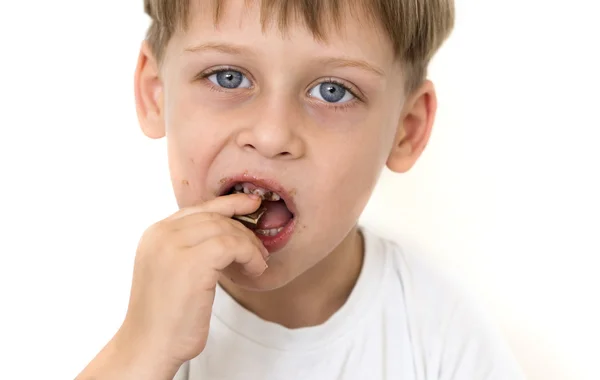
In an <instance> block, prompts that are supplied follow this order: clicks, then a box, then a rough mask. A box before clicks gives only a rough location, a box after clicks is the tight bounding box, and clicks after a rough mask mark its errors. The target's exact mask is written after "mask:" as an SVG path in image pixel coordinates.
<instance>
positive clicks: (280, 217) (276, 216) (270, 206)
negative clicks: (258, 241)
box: [257, 201, 292, 230]
mask: <svg viewBox="0 0 600 380" xmlns="http://www.w3.org/2000/svg"><path fill="white" fill-rule="evenodd" d="M262 206H263V207H265V208H266V209H267V211H266V212H265V213H264V215H263V216H262V217H261V218H260V220H259V221H258V225H257V227H258V228H259V229H261V230H269V229H271V228H279V227H283V226H285V225H286V224H287V223H288V222H289V221H290V219H292V214H291V213H290V210H288V208H287V207H286V206H285V203H284V202H283V201H279V202H269V201H265V202H263V204H262Z"/></svg>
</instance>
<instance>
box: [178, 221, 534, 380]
mask: <svg viewBox="0 0 600 380" xmlns="http://www.w3.org/2000/svg"><path fill="white" fill-rule="evenodd" d="M362 232H363V235H364V238H365V258H364V261H363V268H362V271H361V274H360V277H359V279H358V281H357V283H356V286H355V288H354V290H353V291H352V293H351V294H350V297H349V298H348V300H347V302H346V303H345V304H344V306H343V307H342V308H341V309H340V310H338V311H337V312H336V313H335V314H334V315H333V316H332V317H331V318H330V319H329V320H328V321H327V322H325V323H324V324H322V325H320V326H315V327H308V328H300V329H288V328H285V327H283V326H281V325H278V324H275V323H271V322H267V321H264V320H262V319H260V318H259V317H257V316H256V315H254V314H252V313H251V312H249V311H248V310H246V309H244V308H243V307H241V306H240V305H239V304H238V303H237V302H236V301H235V300H234V299H232V298H231V297H230V296H229V295H228V294H227V293H226V292H225V291H223V289H221V288H219V287H218V288H217V293H216V297H215V303H214V308H213V316H212V320H211V328H210V334H209V338H208V342H207V345H206V348H205V350H204V352H203V353H202V354H200V355H199V356H198V357H196V358H195V359H193V360H191V361H190V362H188V363H186V364H185V365H184V366H182V367H181V369H180V370H179V372H178V373H177V375H176V376H175V380H242V379H243V380H255V379H256V380H296V379H297V380H300V379H301V380H334V379H335V380H338V379H339V380H342V379H343V380H392V379H395V380H434V379H435V380H521V379H524V376H523V375H522V373H521V370H520V368H519V366H518V365H517V364H516V362H515V360H514V358H513V356H512V354H511V353H510V351H509V350H508V348H507V345H506V344H505V342H504V341H503V340H502V338H501V337H500V336H499V335H498V334H497V333H496V332H495V330H494V328H493V327H491V326H489V325H488V324H487V322H486V320H485V318H483V317H482V316H481V314H480V313H479V312H478V311H477V309H476V308H475V307H473V305H472V304H471V303H469V301H468V300H467V299H466V297H463V296H462V295H461V294H460V292H459V291H456V290H455V287H453V285H452V283H451V282H449V281H448V280H446V279H444V278H443V277H441V276H439V275H438V274H437V273H435V271H433V270H432V269H431V268H429V267H427V265H425V264H424V263H423V262H421V261H419V260H417V259H416V258H415V257H412V256H410V255H407V254H406V253H404V252H403V251H402V250H401V249H400V247H398V245H396V244H395V243H393V242H390V241H387V240H384V239H381V238H379V237H377V236H375V235H374V234H372V233H370V232H369V231H367V230H365V229H362Z"/></svg>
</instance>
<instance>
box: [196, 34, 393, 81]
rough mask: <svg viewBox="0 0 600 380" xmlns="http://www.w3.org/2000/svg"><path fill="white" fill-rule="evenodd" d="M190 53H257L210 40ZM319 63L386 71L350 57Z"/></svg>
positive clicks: (238, 46)
mask: <svg viewBox="0 0 600 380" xmlns="http://www.w3.org/2000/svg"><path fill="white" fill-rule="evenodd" d="M185 51H186V52H189V53H201V52H205V51H216V52H220V53H225V54H231V55H256V54H255V53H254V52H253V51H252V50H250V49H248V48H246V47H244V46H240V45H234V44H229V43H217V42H209V43H205V44H200V45H195V46H191V47H188V48H186V49H185ZM319 64H321V65H327V66H336V67H355V68H358V69H362V70H366V71H370V72H371V73H373V74H375V75H377V76H384V75H385V74H384V71H383V70H382V69H380V68H378V67H377V66H374V65H372V64H370V63H368V62H366V61H361V60H354V59H349V58H335V57H331V58H324V59H321V60H319Z"/></svg>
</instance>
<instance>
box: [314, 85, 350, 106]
mask: <svg viewBox="0 0 600 380" xmlns="http://www.w3.org/2000/svg"><path fill="white" fill-rule="evenodd" d="M309 95H310V96H312V97H314V98H317V99H320V100H323V101H325V102H327V103H346V102H349V101H350V100H352V99H354V95H353V94H352V93H351V92H350V91H349V90H348V89H347V88H346V87H344V86H342V85H341V84H338V83H334V82H323V83H319V84H318V85H316V86H315V87H313V88H312V89H311V90H310V94H309Z"/></svg>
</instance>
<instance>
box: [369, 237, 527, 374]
mask: <svg viewBox="0 0 600 380" xmlns="http://www.w3.org/2000/svg"><path fill="white" fill-rule="evenodd" d="M369 236H370V239H372V240H373V239H378V240H380V243H378V244H380V246H381V247H382V248H383V249H384V251H385V255H386V262H387V266H388V268H387V270H388V275H391V279H392V281H395V282H397V284H398V286H397V287H396V289H399V291H400V292H401V293H402V294H401V295H399V296H398V297H397V298H398V300H402V302H403V303H404V306H403V308H404V312H405V314H406V321H407V324H408V326H407V328H408V330H409V331H410V336H411V340H412V342H411V343H412V347H413V350H414V351H417V352H418V354H420V357H422V358H425V359H424V363H422V365H423V368H424V372H425V373H429V374H431V373H436V374H439V375H437V376H436V377H435V379H440V380H442V379H443V380H460V379H472V380H496V379H498V380H499V379H502V380H512V379H515V380H517V379H518V380H520V379H523V378H524V377H523V375H522V373H521V370H520V368H519V366H518V364H517V362H516V360H515V358H514V357H513V355H512V353H511V351H510V349H509V347H508V344H507V342H506V341H505V340H504V338H503V337H502V334H501V333H500V331H499V329H498V328H497V327H496V326H495V325H494V324H493V323H492V319H491V318H490V316H489V315H487V313H486V312H485V311H484V310H483V308H482V307H481V305H480V304H479V302H478V301H477V300H476V298H475V297H474V296H473V295H472V294H471V292H469V291H468V290H467V289H465V288H464V287H463V286H462V285H461V284H460V283H459V282H458V281H456V280H455V279H454V278H452V277H451V276H450V275H448V274H447V273H445V272H444V271H443V270H441V269H440V268H438V267H436V266H435V265H433V264H432V263H431V262H429V261H428V260H426V259H424V258H423V257H421V256H419V255H418V254H415V253H412V252H406V251H405V250H404V249H403V248H402V247H401V246H400V245H399V244H397V243H396V242H394V241H391V240H388V239H382V238H378V237H377V236H376V235H374V234H372V233H369ZM388 299H391V300H393V299H395V297H393V296H392V297H389V298H388ZM417 356H419V355H417Z"/></svg>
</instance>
